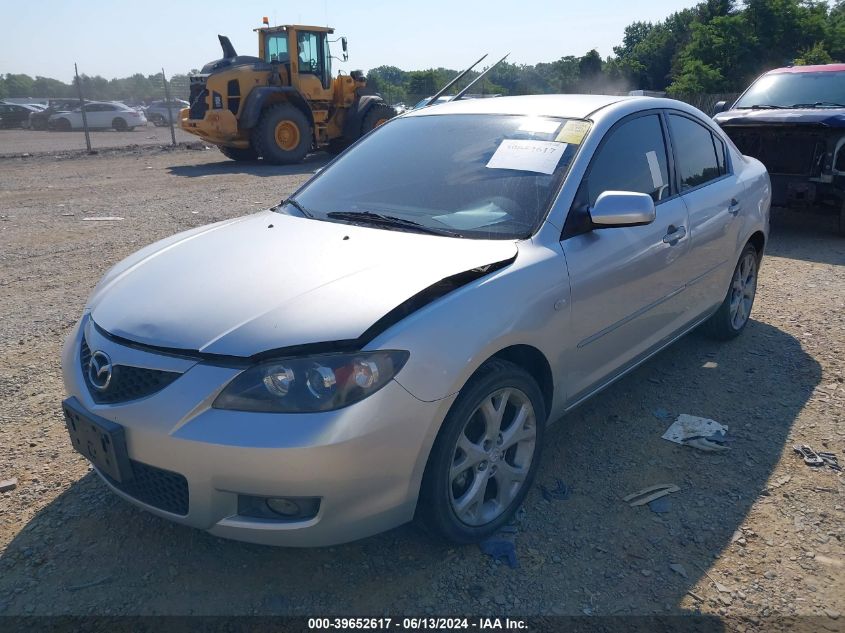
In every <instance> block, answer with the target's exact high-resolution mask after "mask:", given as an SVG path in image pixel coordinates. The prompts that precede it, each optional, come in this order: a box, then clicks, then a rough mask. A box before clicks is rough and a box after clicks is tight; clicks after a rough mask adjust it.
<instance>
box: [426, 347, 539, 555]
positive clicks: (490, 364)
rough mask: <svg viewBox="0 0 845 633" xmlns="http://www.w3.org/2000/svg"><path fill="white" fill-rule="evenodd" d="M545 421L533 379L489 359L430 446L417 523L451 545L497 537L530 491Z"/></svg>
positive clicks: (507, 365)
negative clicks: (495, 534) (451, 542)
mask: <svg viewBox="0 0 845 633" xmlns="http://www.w3.org/2000/svg"><path fill="white" fill-rule="evenodd" d="M545 424H546V408H545V403H544V400H543V396H542V394H541V392H540V388H539V387H538V386H537V383H536V382H535V380H534V379H533V378H532V377H531V375H530V374H528V372H526V371H525V370H524V369H522V368H521V367H518V366H517V365H514V364H513V363H510V362H507V361H504V360H498V359H494V360H490V361H487V362H486V363H485V364H484V365H482V366H481V368H480V369H479V370H478V371H477V372H476V373H475V375H473V377H472V378H470V380H469V381H468V382H467V384H466V385H465V386H464V388H463V389H462V390H461V392H460V394H459V395H458V398H457V400H456V401H455V403H454V404H453V405H452V408H451V409H450V410H449V413H448V415H447V416H446V419H445V420H444V422H443V426H442V428H441V429H440V432H439V433H438V436H437V439H436V440H435V442H434V446H433V448H432V450H431V455H430V456H429V459H428V464H427V465H426V470H425V474H424V475H423V482H422V487H421V488H420V500H419V505H418V508H417V518H418V520H419V521H420V522H421V523H423V525H424V526H425V527H426V528H427V529H428V530H430V531H431V532H433V533H435V534H436V535H438V536H440V537H443V538H444V539H447V540H449V541H453V542H456V543H474V542H477V541H480V540H483V539H485V538H487V537H488V536H490V535H492V534H494V533H495V532H497V531H498V530H499V529H500V528H501V527H502V526H504V525H505V524H506V523H508V522H509V521H510V520H511V519H512V518H513V516H514V514H515V513H516V511H517V509H518V508H519V506H520V505H522V502H523V501H524V499H525V496H526V495H527V494H528V491H529V490H530V489H531V484H532V482H533V480H534V476H535V474H536V472H537V467H538V464H539V461H540V454H541V448H542V445H543V434H544V430H545Z"/></svg>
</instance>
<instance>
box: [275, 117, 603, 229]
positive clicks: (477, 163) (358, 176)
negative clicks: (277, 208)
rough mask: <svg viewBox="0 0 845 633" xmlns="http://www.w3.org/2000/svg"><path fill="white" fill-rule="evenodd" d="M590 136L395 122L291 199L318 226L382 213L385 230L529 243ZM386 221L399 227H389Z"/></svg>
mask: <svg viewBox="0 0 845 633" xmlns="http://www.w3.org/2000/svg"><path fill="white" fill-rule="evenodd" d="M588 129H589V123H587V122H585V121H575V120H566V119H558V118H540V117H526V116H507V115H492V114H450V115H430V116H415V117H408V118H398V119H395V120H393V121H390V122H389V123H386V124H385V125H384V126H383V127H381V128H379V129H378V131H377V132H375V133H373V134H370V135H369V136H367V137H366V138H364V139H362V140H361V142H359V143H358V144H357V145H356V146H355V147H354V148H353V149H352V150H350V151H349V152H347V153H345V154H343V155H341V156H340V157H338V158H337V159H336V160H335V161H334V162H333V163H332V164H331V165H330V166H329V167H327V168H326V169H325V170H324V171H323V172H321V173H320V174H319V176H317V177H316V178H315V179H314V180H312V181H311V182H310V183H309V184H307V185H306V186H305V187H304V188H303V189H302V190H300V191H299V192H298V193H297V194H296V196H295V202H296V203H297V205H299V207H300V208H301V209H302V210H304V212H305V213H307V214H310V215H312V216H313V217H315V218H316V219H319V220H328V221H341V220H342V221H347V222H354V221H355V220H356V217H357V218H360V220H361V222H362V223H364V222H370V223H372V221H373V220H374V214H378V215H380V216H382V218H381V220H382V222H380V223H379V224H378V226H379V227H380V228H395V229H396V230H414V226H413V225H414V224H416V225H418V226H419V227H420V229H421V230H422V229H429V231H427V232H433V231H437V232H438V233H445V234H449V235H455V236H460V237H469V238H478V239H513V238H524V237H528V236H530V235H531V234H533V233H534V231H536V229H537V228H538V227H539V225H540V223H541V222H542V221H543V219H544V218H545V216H546V213H547V211H548V207H549V205H550V204H551V202H552V200H553V198H554V196H555V194H556V192H557V190H558V187H559V185H560V183H561V182H562V180H563V178H564V176H565V174H566V171H567V169H568V167H569V165H570V163H571V162H572V158H573V157H574V155H575V152H576V151H577V149H578V143H580V142H581V141H582V139H583V137H584V135H585V134H586V131H587V130H588ZM562 141H569V142H562ZM286 206H289V205H286ZM352 214H361V215H360V216H353V215H352ZM384 216H390V218H389V219H390V220H396V219H397V218H398V219H399V220H400V222H394V224H395V225H396V226H395V227H390V226H384V222H383V220H384Z"/></svg>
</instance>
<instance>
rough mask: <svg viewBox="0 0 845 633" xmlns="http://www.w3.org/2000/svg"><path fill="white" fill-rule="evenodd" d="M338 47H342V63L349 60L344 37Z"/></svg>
mask: <svg viewBox="0 0 845 633" xmlns="http://www.w3.org/2000/svg"><path fill="white" fill-rule="evenodd" d="M340 45H341V46H342V47H343V61H348V60H349V52H348V50H347V46H348V44H347V42H346V36H343V37H341V38H340Z"/></svg>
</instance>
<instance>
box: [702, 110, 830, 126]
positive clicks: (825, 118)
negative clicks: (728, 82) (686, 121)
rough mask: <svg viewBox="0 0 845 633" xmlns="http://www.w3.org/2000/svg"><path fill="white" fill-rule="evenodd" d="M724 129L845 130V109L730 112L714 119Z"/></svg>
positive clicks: (721, 113)
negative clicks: (808, 127) (809, 127)
mask: <svg viewBox="0 0 845 633" xmlns="http://www.w3.org/2000/svg"><path fill="white" fill-rule="evenodd" d="M713 118H714V120H715V121H716V123H718V124H719V125H721V126H722V127H728V126H732V125H821V126H826V127H842V128H845V108H816V109H812V110H811V109H807V108H795V109H785V110H728V111H727V112H720V113H719V114H717V115H716V116H715V117H713Z"/></svg>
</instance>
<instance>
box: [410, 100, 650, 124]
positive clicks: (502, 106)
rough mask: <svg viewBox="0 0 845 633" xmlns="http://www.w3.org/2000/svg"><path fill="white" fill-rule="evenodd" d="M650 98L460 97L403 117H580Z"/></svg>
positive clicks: (413, 111) (412, 111)
mask: <svg viewBox="0 0 845 633" xmlns="http://www.w3.org/2000/svg"><path fill="white" fill-rule="evenodd" d="M636 99H649V100H650V102H652V101H653V99H652V98H651V97H623V96H616V95H573V94H566V95H526V96H519V97H499V98H497V99H461V100H460V101H448V102H446V103H442V104H438V105H433V106H430V107H427V108H419V109H417V110H411V111H410V112H408V113H407V114H403V115H402V116H405V117H408V116H427V115H432V114H524V115H531V116H555V117H565V118H573V119H583V118H586V117H587V116H589V115H590V114H592V113H593V112H595V111H596V110H600V109H602V108H605V107H607V106H609V105H611V104H613V103H617V102H619V101H631V100H636ZM656 107H659V106H656Z"/></svg>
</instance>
